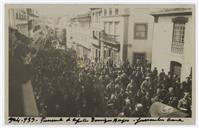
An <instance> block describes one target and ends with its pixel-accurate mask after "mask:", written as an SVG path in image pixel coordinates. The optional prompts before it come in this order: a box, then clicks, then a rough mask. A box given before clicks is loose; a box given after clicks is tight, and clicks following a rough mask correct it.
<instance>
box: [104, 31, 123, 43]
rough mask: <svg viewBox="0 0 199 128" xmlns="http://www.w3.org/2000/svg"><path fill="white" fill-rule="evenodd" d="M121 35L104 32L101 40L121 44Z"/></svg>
mask: <svg viewBox="0 0 199 128" xmlns="http://www.w3.org/2000/svg"><path fill="white" fill-rule="evenodd" d="M119 37H120V36H119V35H111V34H107V33H105V32H103V33H102V38H101V40H102V41H105V42H107V43H112V44H119Z"/></svg>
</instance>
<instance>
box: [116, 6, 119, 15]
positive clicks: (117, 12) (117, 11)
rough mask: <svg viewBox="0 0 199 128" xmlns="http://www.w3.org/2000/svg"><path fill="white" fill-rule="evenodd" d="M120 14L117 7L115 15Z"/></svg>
mask: <svg viewBox="0 0 199 128" xmlns="http://www.w3.org/2000/svg"><path fill="white" fill-rule="evenodd" d="M118 14H119V10H118V8H116V9H115V15H116V16H117V15H118Z"/></svg>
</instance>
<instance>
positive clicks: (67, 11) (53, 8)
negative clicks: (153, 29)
mask: <svg viewBox="0 0 199 128" xmlns="http://www.w3.org/2000/svg"><path fill="white" fill-rule="evenodd" d="M14 6H15V7H25V8H27V7H31V8H34V9H36V10H37V11H38V12H39V14H40V15H47V16H56V17H57V16H63V15H76V14H83V13H86V12H88V11H89V10H90V8H93V7H100V8H101V7H113V6H114V7H128V8H129V7H130V8H150V9H151V10H154V9H161V8H179V7H180V8H182V7H190V5H182V4H181V5H179V4H176V5H175V4H173V5H166V4H164V5H152V4H151V5H150V4H148V5H144V4H143V5H136V4H134V5H127V4H126V5H125V4H123V5H121V4H120V5H118V4H106V5H100V4H98V5H96V4H95V5H92V4H90V5H89V4H32V5H31V4H29V5H25V4H24V5H14Z"/></svg>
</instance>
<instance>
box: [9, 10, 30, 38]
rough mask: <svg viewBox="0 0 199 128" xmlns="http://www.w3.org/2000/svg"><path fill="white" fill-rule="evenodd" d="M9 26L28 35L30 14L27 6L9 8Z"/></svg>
mask: <svg viewBox="0 0 199 128" xmlns="http://www.w3.org/2000/svg"><path fill="white" fill-rule="evenodd" d="M8 18H9V27H11V28H14V29H17V30H18V31H19V32H20V33H22V34H24V35H26V36H28V35H29V33H28V14H27V11H26V8H10V9H8Z"/></svg>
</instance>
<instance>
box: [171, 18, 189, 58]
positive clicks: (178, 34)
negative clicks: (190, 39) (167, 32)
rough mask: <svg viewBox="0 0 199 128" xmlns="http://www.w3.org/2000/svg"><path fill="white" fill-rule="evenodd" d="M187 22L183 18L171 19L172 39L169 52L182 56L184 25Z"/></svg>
mask: <svg viewBox="0 0 199 128" xmlns="http://www.w3.org/2000/svg"><path fill="white" fill-rule="evenodd" d="M187 21H188V19H187V18H184V17H176V18H174V19H173V39H172V45H171V52H173V53H177V54H182V53H183V49H184V37H185V23H186V22H187Z"/></svg>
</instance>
